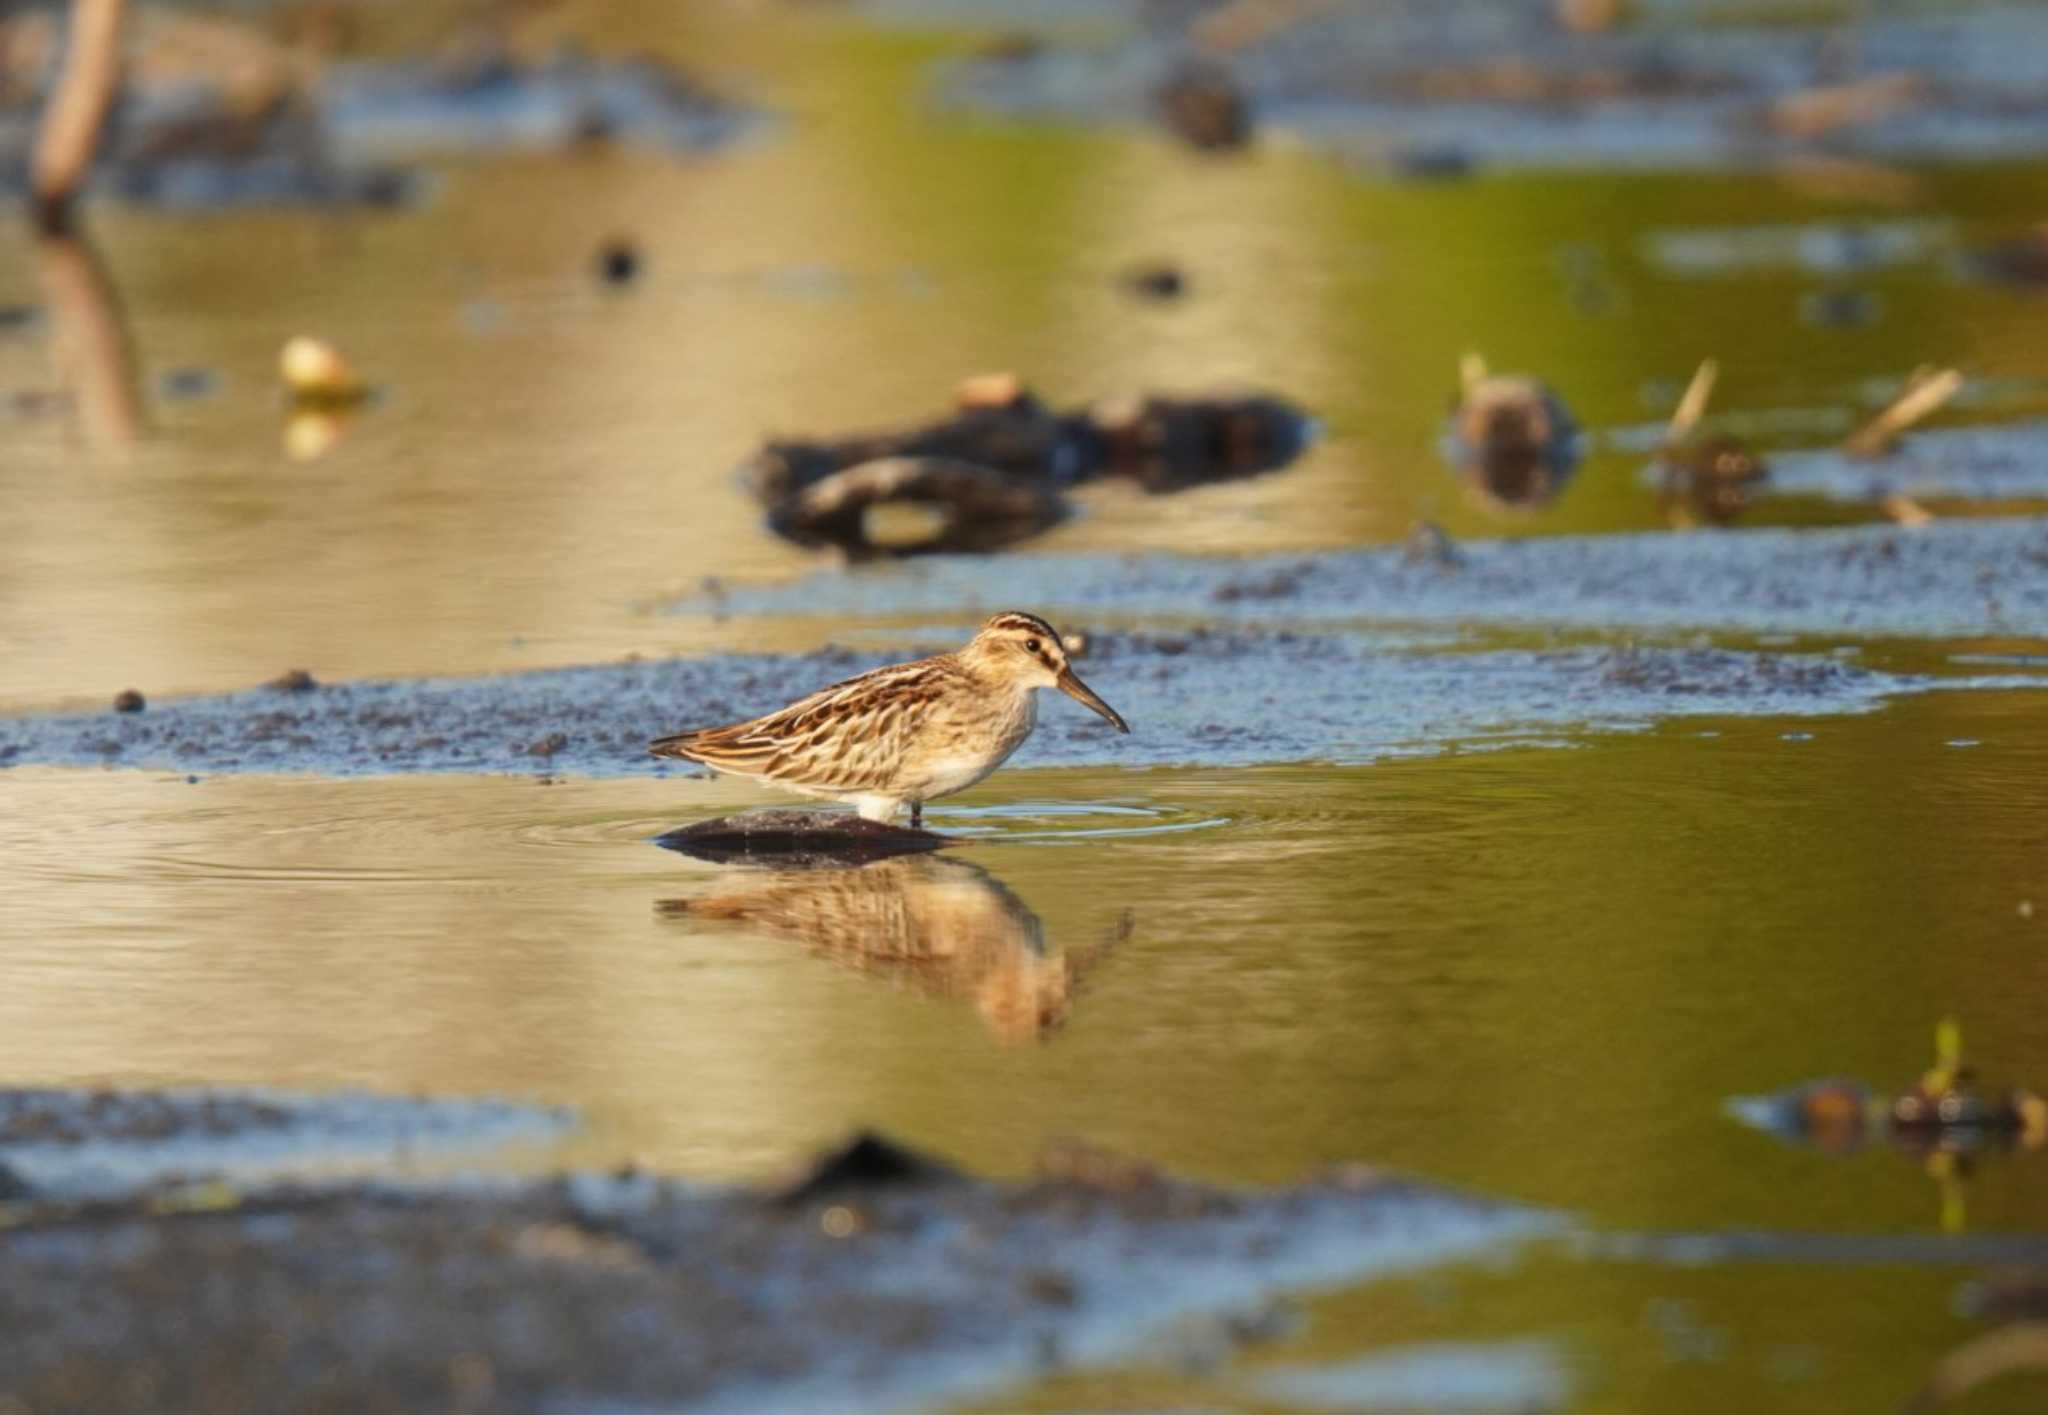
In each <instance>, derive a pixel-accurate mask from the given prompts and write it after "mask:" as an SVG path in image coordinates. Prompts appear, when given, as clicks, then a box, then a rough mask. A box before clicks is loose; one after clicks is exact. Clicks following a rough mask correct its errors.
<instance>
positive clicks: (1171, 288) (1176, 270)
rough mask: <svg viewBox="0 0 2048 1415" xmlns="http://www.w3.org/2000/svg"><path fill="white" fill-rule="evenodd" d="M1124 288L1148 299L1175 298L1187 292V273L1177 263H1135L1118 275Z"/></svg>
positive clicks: (1118, 281)
mask: <svg viewBox="0 0 2048 1415" xmlns="http://www.w3.org/2000/svg"><path fill="white" fill-rule="evenodd" d="M1117 283H1118V284H1120V285H1122V286H1123V287H1124V289H1126V290H1128V291H1130V292H1131V293H1132V294H1133V295H1137V296H1139V297H1140V298H1142V299H1147V300H1173V299H1178V298H1179V297H1180V296H1182V295H1184V294H1186V293H1187V288H1188V279H1187V275H1186V274H1185V273H1184V272H1183V271H1182V270H1181V268H1180V267H1179V266H1177V265H1172V264H1169V263H1168V262H1166V261H1157V262H1153V263H1151V264H1147V265H1135V266H1132V267H1131V268H1130V269H1129V270H1126V271H1125V272H1124V273H1123V274H1122V275H1120V276H1118V277H1117Z"/></svg>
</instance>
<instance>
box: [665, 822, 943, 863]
mask: <svg viewBox="0 0 2048 1415" xmlns="http://www.w3.org/2000/svg"><path fill="white" fill-rule="evenodd" d="M654 843H655V844H656V845H659V846H660V847H661V848H662V849H664V850H674V851H676V852H677V853H678V854H682V855H690V856H694V857H695V858H697V859H700V860H711V861H714V862H716V863H719V864H729V863H745V862H748V861H758V862H760V863H764V864H773V865H776V866H780V867H789V866H799V867H801V866H807V865H823V866H831V865H850V864H859V863H860V862H861V861H863V860H880V859H886V858H887V857H889V856H891V855H913V854H917V853H919V852H921V851H925V850H937V849H940V848H942V847H944V846H945V845H946V844H947V843H948V842H947V839H946V837H945V836H943V835H937V834H934V833H933V832H931V831H929V830H913V829H909V828H906V827H904V826H900V825H888V824H885V823H884V822H882V821H871V820H864V819H862V818H861V817H859V816H856V815H851V814H847V813H844V812H840V811H749V812H747V813H746V814H744V815H737V816H719V817H717V818H716V819H714V820H708V821H698V822H697V823H696V824H694V825H686V826H680V827H678V828H677V829H675V830H671V831H669V832H668V833H666V834H664V835H657V836H656V837H655V838H654Z"/></svg>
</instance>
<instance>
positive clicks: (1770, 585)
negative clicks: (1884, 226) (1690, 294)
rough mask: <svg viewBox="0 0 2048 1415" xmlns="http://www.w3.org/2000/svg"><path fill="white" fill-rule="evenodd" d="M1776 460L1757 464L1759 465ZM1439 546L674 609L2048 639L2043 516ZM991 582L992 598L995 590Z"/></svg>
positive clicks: (897, 582)
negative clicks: (822, 608) (1027, 607)
mask: <svg viewBox="0 0 2048 1415" xmlns="http://www.w3.org/2000/svg"><path fill="white" fill-rule="evenodd" d="M1776 465H1777V464H1776V462H1773V468H1774V474H1775V468H1776ZM1456 549H1457V555H1456V557H1455V559H1454V560H1452V561H1449V562H1447V561H1446V560H1445V559H1444V558H1442V557H1437V556H1411V555H1409V554H1407V553H1405V552H1404V551H1403V550H1401V549H1384V550H1357V551H1331V552H1325V553H1319V554H1309V555H1261V556H1249V557H1243V558H1238V559H1201V558H1196V557H1191V556H1176V555H1135V556H1131V555H1041V556H1035V557H1033V558H1031V559H1030V560H1019V561H1014V562H1006V563H1005V565H1004V567H1003V571H1004V573H1003V576H1002V579H1001V582H1000V585H999V587H998V586H996V585H994V584H993V583H992V581H991V579H990V577H989V575H988V571H987V567H986V566H985V565H981V564H979V563H977V562H975V561H973V560H967V559H944V558H935V559H928V560H925V561H921V562H919V563H918V564H916V565H914V566H908V567H903V568H898V569H892V570H890V571H889V572H887V573H879V572H878V573H868V574H862V575H857V576H845V575H836V574H834V575H818V576H813V577H811V578H808V579H804V580H799V581H797V582H795V583H793V584H786V585H771V586H732V587H727V588H726V589H725V590H724V591H723V592H722V593H721V595H720V597H719V599H718V601H717V603H716V604H715V605H713V604H710V603H698V602H696V601H685V602H683V603H682V604H680V605H678V606H677V607H678V608H679V609H683V610H700V611H702V610H711V609H714V608H715V609H716V610H718V611H720V612H723V613H728V614H804V613H808V612H812V611H813V610H814V609H815V607H816V606H817V605H819V604H826V603H829V604H832V605H833V606H834V607H835V608H836V609H838V610H839V611H841V612H844V613H853V614H863V615H871V616H877V615H885V614H949V615H951V614H958V613H960V612H961V611H962V610H963V609H966V610H970V611H971V610H975V609H984V608H985V609H986V610H994V609H999V608H1002V607H1004V606H1006V605H1008V604H1010V603H1012V602H1015V603H1024V604H1031V605H1034V606H1036V607H1037V608H1038V609H1040V610H1041V611H1043V612H1045V613H1048V614H1053V615H1055V617H1056V618H1057V616H1058V615H1059V614H1060V613H1066V614H1069V615H1072V614H1074V613H1077V612H1082V613H1106V614H1115V615H1125V614H1148V615H1158V614H1181V615H1197V616H1203V617H1215V616H1228V617H1230V618H1234V619H1247V620H1259V619H1264V620H1302V619H1317V620H1325V621H1327V620H1331V619H1345V620H1354V621H1367V622H1380V623H1394V624H1419V625H1421V624H1433V625H1461V624H1499V625H1554V626H1566V627H1571V628H1579V629H1587V630H1614V629H1628V630H1648V629H1714V630H1732V631H1737V632H1746V633H1768V634H1776V633H1813V634H1844V635H1859V636H1883V635H1910V636H1929V637H1945V636H1977V635H1994V634H1996V635H2015V636H2024V637H2030V638H2043V637H2048V518H2043V517H2013V518H2009V519H2001V520H1996V521H1992V520H1975V521H1961V520H1955V521H1943V522H1940V523H1938V524H1935V525H1931V526H1927V527H1924V528H1921V529H1918V530H1913V531H1906V530H1901V529H1899V528H1897V527H1893V526H1864V527H1854V528H1849V529H1843V530H1826V531H1793V530H1774V529H1772V530H1752V531H1742V532H1735V533H1728V534H1717V535H1672V534H1665V533H1641V534H1630V535H1611V536H1552V537H1545V538H1542V539H1540V540H1538V539H1526V540H1500V541H1468V542H1464V543H1461V544H1460V545H1459V546H1457V548H1456ZM997 594H1000V596H1001V600H1000V602H997V600H996V599H995V596H996V595H997Z"/></svg>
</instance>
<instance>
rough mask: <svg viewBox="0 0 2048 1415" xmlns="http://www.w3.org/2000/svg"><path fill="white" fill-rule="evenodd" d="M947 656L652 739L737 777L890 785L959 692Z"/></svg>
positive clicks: (660, 752) (828, 785) (661, 748)
mask: <svg viewBox="0 0 2048 1415" xmlns="http://www.w3.org/2000/svg"><path fill="white" fill-rule="evenodd" d="M959 677H960V670H959V669H958V668H956V667H954V666H953V665H952V664H951V663H950V662H948V661H947V660H946V659H945V658H943V657H941V658H926V659H919V660H917V661H916V662H914V663H898V664H892V665H891V666H889V667H887V668H877V669H874V670H873V671H871V672H868V673H863V674H861V675H859V676H858V677H855V678H849V679H847V680H846V681H845V682H843V683H834V684H833V685H832V686H831V687H829V688H822V689H820V690H819V691H817V692H815V693H813V694H811V695H810V696H809V697H807V698H801V699H799V700H798V701H796V702H793V703H791V704H790V705H789V706H788V707H786V708H783V709H782V710H781V711H779V712H771V713H769V714H768V715H767V716H766V717H757V718H755V719H753V720H752V721H751V722H736V723H734V724H732V725H731V726H729V727H711V728H706V729H704V730H702V731H699V732H682V733H678V734H676V735H675V736H673V737H663V738H661V739H660V740H659V741H656V742H652V743H649V744H648V750H649V751H650V752H653V753H654V754H655V755H656V756H658V757H681V758H683V759H684V760H686V761H693V762H702V763H703V764H704V765H705V766H708V767H713V768H715V769H717V770H719V771H724V772H731V773H733V774H734V775H736V776H759V777H767V778H769V779H772V780H775V781H783V782H787V783H789V784H790V785H792V786H808V787H815V788H818V789H821V790H827V791H865V790H878V789H881V788H884V787H886V786H887V785H889V783H890V782H891V781H892V780H893V778H894V773H895V767H896V764H897V763H898V762H899V761H901V760H902V757H903V755H904V751H905V749H906V747H907V746H908V744H909V743H910V741H911V740H912V739H913V738H914V737H915V736H916V735H917V733H918V731H919V729H920V727H921V726H922V725H923V724H924V722H925V721H926V720H927V719H928V718H929V716H930V714H931V712H932V708H933V705H934V704H936V703H937V702H938V701H939V700H940V699H941V698H942V697H944V696H945V694H946V693H947V692H948V691H949V690H952V691H958V688H959V685H958V684H957V682H956V680H957V679H958V678H959Z"/></svg>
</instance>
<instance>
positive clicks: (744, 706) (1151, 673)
mask: <svg viewBox="0 0 2048 1415" xmlns="http://www.w3.org/2000/svg"><path fill="white" fill-rule="evenodd" d="M1233 573H1242V572H1241V571H1233ZM966 632H967V630H966V628H965V627H964V626H963V628H962V630H961V632H960V635H959V638H964V637H965V634H966ZM959 638H955V637H953V636H950V635H949V636H947V637H946V638H943V639H940V640H937V641H926V642H923V643H918V644H906V645H905V646H903V647H902V648H900V649H897V650H892V651H872V650H864V651H861V652H853V651H849V650H845V649H837V648H834V649H825V650H821V651H818V652H815V653H809V654H795V655H786V656H771V655H731V656H725V657H714V658H705V659H694V660H671V661H667V662H660V663H648V662H641V663H623V664H611V665H605V666H597V667H588V668H567V669H555V670H548V671H543V672H535V673H525V674H517V675H508V676H504V677H494V678H467V679H416V680H399V681H384V682H361V683H343V684H336V685H323V686H320V687H316V688H313V689H310V690H308V691H305V692H294V693H285V692H280V691H278V690H277V689H275V688H263V689H258V690H256V691H254V692H248V693H236V694H229V695H226V696H221V697H208V698H188V699H183V700H170V701H164V702H159V701H157V700H156V698H155V696H154V695H153V694H152V695H150V706H149V707H148V709H147V710H145V711H143V712H117V711H114V710H113V709H112V707H111V706H110V707H109V708H108V709H106V710H104V711H97V712H89V713H55V714H48V715H41V716H24V717H15V718H6V719H0V765H14V766H20V765H27V764H30V763H42V764H55V765H65V766H127V767H147V768H156V769H168V770H172V771H178V772H189V773H201V774H210V773H215V772H231V771H265V772H320V773H324V774H329V775H342V776H351V775H375V774H379V773H388V772H414V771H440V772H492V773H495V772H518V773H527V774H532V775H537V776H543V775H577V776H622V775H660V774H665V773H669V772H672V771H673V772H678V773H680V774H694V773H695V770H696V769H695V768H688V767H681V768H678V767H674V766H671V765H670V764H668V763H666V762H664V761H661V760H658V759H655V758H652V757H650V756H648V755H647V750H646V747H647V742H648V740H649V739H650V738H652V737H654V736H657V735H659V734H660V733H663V732H666V731H674V730H677V729H679V728H682V727H685V726H698V725H706V724H715V723H719V722H725V721H733V720H737V719H740V718H745V717H751V716H754V715H757V714H759V713H761V712H764V711H767V710H769V709H772V708H775V707H779V706H781V705H782V704H784V703H786V702H788V701H790V700H792V699H794V698H797V697H799V696H801V695H803V694H804V693H807V692H811V691H814V690H815V689H818V688H821V687H823V686H825V685H826V684H828V683H831V682H834V681H837V680H838V679H841V678H845V677H848V676H850V675H851V674H853V673H856V672H860V671H862V670H864V669H867V668H871V667H875V666H877V665H880V664H883V663H888V662H894V661H897V660H900V659H902V658H905V657H909V656H912V655H914V654H916V653H920V652H930V651H933V650H935V649H938V648H943V647H949V646H951V645H952V644H955V643H957V642H958V641H959ZM1086 664H1087V672H1088V677H1089V679H1090V681H1091V682H1092V683H1093V684H1094V685H1095V687H1096V689H1097V691H1099V692H1101V693H1102V694H1103V695H1104V696H1105V697H1106V698H1108V699H1109V700H1110V701H1111V702H1112V703H1113V704H1115V705H1116V707H1117V708H1118V709H1119V710H1120V711H1121V712H1122V713H1123V714H1124V716H1125V717H1126V718H1127V719H1129V721H1130V722H1131V724H1132V727H1133V734H1132V735H1130V736H1122V735H1120V734H1118V733H1115V732H1113V731H1111V730H1110V729H1108V728H1107V727H1106V726H1105V725H1104V724H1103V723H1102V722H1101V721H1100V720H1099V719H1097V718H1096V717H1095V716H1093V715H1092V714H1090V713H1088V712H1087V711H1086V710H1085V709H1082V708H1080V707H1078V706H1073V710H1072V711H1068V710H1066V709H1067V708H1068V707H1069V706H1072V705H1069V704H1066V703H1064V702H1063V701H1053V702H1049V703H1047V704H1046V705H1045V707H1044V708H1042V710H1041V718H1040V723H1039V728H1038V731H1037V733H1036V735H1035V736H1034V737H1033V738H1032V740H1031V741H1030V742H1029V743H1027V744H1026V746H1025V747H1024V749H1023V750H1022V751H1021V752H1020V754H1019V756H1018V758H1017V759H1016V764H1018V765H1036V766H1055V765H1057V766H1072V765H1080V764H1097V763H1113V764H1116V765H1121V766H1165V765H1180V764H1207V765H1242V764H1250V763H1256V762H1285V761H1316V760H1324V761H1337V762H1363V761H1371V760H1375V759H1377V758H1381V757H1386V756H1391V755H1404V754H1412V753H1414V752H1417V751H1428V750H1435V749H1440V748H1442V747H1444V746H1447V745H1449V744H1453V743H1457V742H1461V741H1471V740H1474V739H1484V740H1489V741H1498V740H1501V739H1510V740H1512V739H1517V738H1519V737H1520V736H1522V735H1523V734H1539V735H1546V736H1547V735H1554V734H1555V733H1557V732H1558V731H1561V730H1575V729H1586V730H1592V731H1602V730H1628V729H1634V728H1639V727H1642V726H1645V725H1648V724H1650V723H1653V722H1657V721H1660V720H1665V719H1670V718H1676V717H1685V716H1692V715H1698V714H1771V715H1786V714H1808V713H1842V712H1859V711H1866V710H1869V709H1872V708H1874V707H1876V706H1878V705H1879V704H1880V703H1882V702H1883V701H1884V700H1885V699H1886V698H1887V697H1888V696H1890V695H1893V694H1898V693H1908V692H1918V691H1922V690H1925V689H1929V688H1934V687H1937V686H1941V685H1943V684H1968V685H1987V684H1993V683H2003V682H2008V681H2019V682H2023V683H2030V684H2031V683H2036V682H2039V681H2040V680H2038V679H2034V678H2020V679H2017V680H2010V679H2000V678H1970V679H1960V678H1959V679H1940V680H1936V679H1929V678H1920V677H1909V676H1903V675H1898V674H1890V673H1882V672H1875V671H1871V670H1867V669H1862V668H1858V667H1856V666H1855V665H1854V664H1852V663H1849V662H1845V661H1843V660H1842V659H1841V658H1839V657H1831V656H1824V655H1813V654H1789V653H1753V652H1737V651H1731V650H1721V649H1711V648H1698V647H1659V646H1648V645H1644V646H1636V647H1629V648H1610V647H1595V646H1579V647H1561V648H1556V649H1527V648H1493V649H1486V648H1482V647H1479V646H1477V645H1473V644H1460V643H1458V642H1456V641H1455V640H1454V641H1452V643H1451V646H1450V651H1446V643H1445V640H1444V639H1443V637H1442V636H1441V635H1438V636H1429V635H1424V636H1420V637H1418V638H1416V639H1407V640H1404V639H1400V638H1394V637H1388V636H1368V635H1362V634H1305V633H1293V632H1285V631H1280V632H1274V631H1260V630H1251V629H1246V630H1229V631H1225V630H1197V631H1190V632H1186V633H1178V634H1130V633H1125V634H1117V633H1104V634H1101V635H1096V636H1092V640H1091V647H1090V651H1089V655H1088V658H1087V660H1086Z"/></svg>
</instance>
